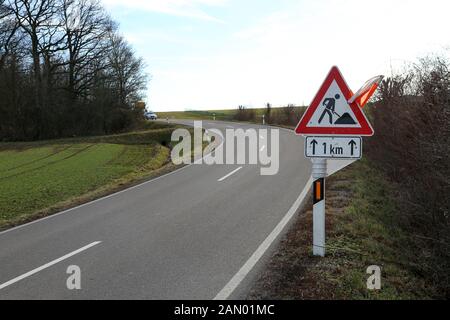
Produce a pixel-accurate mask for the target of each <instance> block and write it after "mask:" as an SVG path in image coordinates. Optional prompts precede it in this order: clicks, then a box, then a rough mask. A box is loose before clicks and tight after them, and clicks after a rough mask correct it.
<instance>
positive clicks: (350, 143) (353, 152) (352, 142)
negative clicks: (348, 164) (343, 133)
mask: <svg viewBox="0 0 450 320" xmlns="http://www.w3.org/2000/svg"><path fill="white" fill-rule="evenodd" d="M348 145H349V146H351V147H352V156H353V155H354V154H355V148H356V142H355V140H352V141H350V142H349V143H348Z"/></svg>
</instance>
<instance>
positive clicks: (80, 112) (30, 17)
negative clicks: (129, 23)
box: [0, 0, 148, 141]
mask: <svg viewBox="0 0 450 320" xmlns="http://www.w3.org/2000/svg"><path fill="white" fill-rule="evenodd" d="M144 68H145V64H144V61H143V60H142V59H141V58H138V57H136V54H135V52H134V51H133V49H132V47H131V46H130V44H129V43H127V41H126V40H125V39H124V38H123V37H122V36H121V35H120V34H119V31H118V25H117V23H116V22H114V21H113V20H112V19H111V17H110V16H109V15H108V13H107V12H106V11H105V9H104V8H103V6H102V5H101V3H100V2H99V1H98V0H0V141H16V140H41V139H51V138H58V137H68V136H80V135H92V134H108V133H114V132H120V131H123V130H126V129H127V128H129V127H131V126H133V124H135V123H136V121H138V119H139V117H140V114H139V112H142V110H140V111H139V110H136V109H137V108H134V105H135V103H136V102H137V101H139V100H140V99H141V98H142V93H143V92H144V91H145V89H146V86H147V80H148V79H147V75H146V74H145V72H144Z"/></svg>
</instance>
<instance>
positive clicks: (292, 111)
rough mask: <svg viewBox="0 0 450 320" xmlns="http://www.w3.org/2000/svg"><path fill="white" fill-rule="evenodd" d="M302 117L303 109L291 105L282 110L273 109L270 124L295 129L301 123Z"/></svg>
mask: <svg viewBox="0 0 450 320" xmlns="http://www.w3.org/2000/svg"><path fill="white" fill-rule="evenodd" d="M302 115H303V110H302V109H301V108H299V107H296V106H294V105H293V104H289V105H287V106H285V107H282V108H278V109H272V110H271V114H270V118H269V122H268V123H270V124H278V125H284V126H289V127H294V126H296V125H297V124H298V123H299V121H300V119H301V117H302Z"/></svg>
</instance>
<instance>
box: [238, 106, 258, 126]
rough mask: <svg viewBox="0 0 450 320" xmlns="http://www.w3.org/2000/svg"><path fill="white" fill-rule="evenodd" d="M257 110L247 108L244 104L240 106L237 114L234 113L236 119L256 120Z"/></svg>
mask: <svg viewBox="0 0 450 320" xmlns="http://www.w3.org/2000/svg"><path fill="white" fill-rule="evenodd" d="M255 119H256V112H255V110H253V109H247V108H245V107H244V106H239V109H238V110H237V112H236V114H235V115H234V120H237V121H248V122H251V121H255Z"/></svg>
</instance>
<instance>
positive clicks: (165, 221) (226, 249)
mask: <svg viewBox="0 0 450 320" xmlns="http://www.w3.org/2000/svg"><path fill="white" fill-rule="evenodd" d="M183 123H185V124H191V123H192V122H191V121H184V122H183ZM203 125H204V127H205V128H217V129H219V130H225V129H227V128H230V129H231V128H244V129H246V128H266V127H262V126H257V125H250V124H248V125H247V124H238V123H225V122H214V121H206V122H203ZM303 154H304V153H303V139H302V138H300V137H297V136H295V135H294V133H293V132H290V131H288V130H280V171H279V173H278V174H277V175H275V176H261V175H260V166H259V165H244V166H240V165H214V166H208V165H191V166H188V167H185V168H183V169H181V170H178V171H176V172H174V173H172V174H169V175H166V176H163V177H161V178H158V179H155V180H152V181H149V182H146V183H144V184H142V185H139V186H136V187H133V188H130V189H127V190H125V191H122V192H120V193H117V194H114V195H112V196H109V197H106V198H103V199H100V200H97V201H94V202H91V203H89V204H86V205H83V206H81V207H78V208H74V209H71V210H69V211H67V212H64V213H62V214H58V215H55V216H52V217H50V218H47V219H43V220H40V221H37V222H35V223H32V224H28V225H25V226H23V227H19V228H16V229H12V230H10V231H6V232H3V233H0V299H213V298H214V297H216V295H217V294H218V293H219V292H220V291H221V290H222V289H223V288H224V286H226V285H227V283H228V282H229V281H230V279H232V278H233V276H234V275H235V274H236V272H238V271H239V269H240V268H241V267H242V266H243V265H244V264H245V263H246V261H247V260H248V259H249V257H250V256H252V254H253V253H254V252H255V250H256V249H257V248H258V247H259V246H260V244H261V243H262V242H263V241H264V240H265V239H266V238H267V236H268V235H269V234H270V233H271V232H272V231H273V229H274V228H275V227H276V226H277V225H278V224H279V222H280V221H281V220H282V219H283V217H284V216H285V215H286V213H287V212H288V211H289V210H290V209H291V207H292V205H293V204H294V202H295V201H296V200H297V199H298V197H299V194H300V193H301V192H302V190H303V189H304V188H305V186H306V184H307V182H308V180H309V178H310V172H311V171H310V170H311V165H310V162H309V161H307V160H305V159H304V156H303ZM240 167H242V168H240ZM239 168H240V169H239ZM73 265H74V266H78V267H79V268H80V271H81V282H80V283H81V290H69V289H68V288H67V285H66V282H67V279H68V278H69V276H70V275H71V274H68V273H67V271H68V270H67V269H68V267H69V266H73ZM259 265H260V264H259ZM257 266H258V265H257ZM256 272H257V269H255V270H253V271H252V274H250V275H249V276H248V277H247V278H246V280H245V281H244V282H242V283H240V285H239V286H238V288H237V290H235V291H234V292H233V294H232V295H231V297H230V298H239V297H242V295H243V294H245V290H246V286H247V284H248V283H249V281H250V280H251V279H252V277H253V276H254V275H255V274H256Z"/></svg>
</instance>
